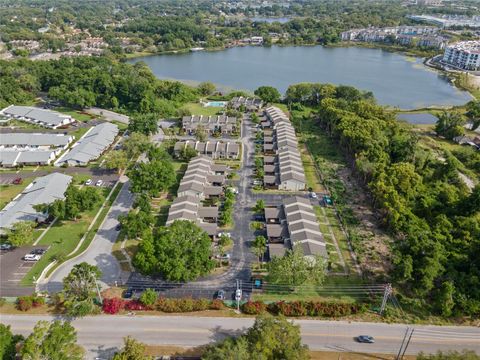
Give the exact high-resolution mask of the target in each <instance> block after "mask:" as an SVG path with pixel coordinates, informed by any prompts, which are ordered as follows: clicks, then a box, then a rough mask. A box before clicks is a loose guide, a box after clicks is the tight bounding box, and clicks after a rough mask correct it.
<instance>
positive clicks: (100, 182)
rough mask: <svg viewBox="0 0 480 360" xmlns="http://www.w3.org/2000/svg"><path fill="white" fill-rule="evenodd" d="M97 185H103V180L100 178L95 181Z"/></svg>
mask: <svg viewBox="0 0 480 360" xmlns="http://www.w3.org/2000/svg"><path fill="white" fill-rule="evenodd" d="M95 185H96V186H102V185H103V180H98V181H97V182H96V183H95Z"/></svg>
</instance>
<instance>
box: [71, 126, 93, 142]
mask: <svg viewBox="0 0 480 360" xmlns="http://www.w3.org/2000/svg"><path fill="white" fill-rule="evenodd" d="M88 129H90V128H89V127H81V128H78V129H77V130H75V131H72V132H71V133H70V134H69V135H73V136H75V141H78V140H80V138H81V137H82V136H83V135H84V134H85V133H86V132H87V131H88Z"/></svg>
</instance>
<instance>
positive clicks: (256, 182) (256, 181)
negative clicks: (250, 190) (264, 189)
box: [253, 180, 263, 185]
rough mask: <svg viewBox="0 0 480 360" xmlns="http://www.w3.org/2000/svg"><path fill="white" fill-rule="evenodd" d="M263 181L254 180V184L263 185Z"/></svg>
mask: <svg viewBox="0 0 480 360" xmlns="http://www.w3.org/2000/svg"><path fill="white" fill-rule="evenodd" d="M262 184H263V182H262V181H260V180H253V185H262Z"/></svg>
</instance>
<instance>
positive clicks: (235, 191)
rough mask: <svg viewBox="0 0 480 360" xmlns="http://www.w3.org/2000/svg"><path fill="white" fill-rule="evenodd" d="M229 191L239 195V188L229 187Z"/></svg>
mask: <svg viewBox="0 0 480 360" xmlns="http://www.w3.org/2000/svg"><path fill="white" fill-rule="evenodd" d="M227 189H228V191H230V192H231V193H233V194H235V195H238V189H237V188H234V187H229V188H227Z"/></svg>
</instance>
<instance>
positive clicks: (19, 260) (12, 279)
mask: <svg viewBox="0 0 480 360" xmlns="http://www.w3.org/2000/svg"><path fill="white" fill-rule="evenodd" d="M36 249H45V247H42V246H22V247H19V248H16V249H13V250H9V251H0V297H4V296H21V295H29V294H31V293H32V292H33V291H34V287H31V286H30V287H25V286H22V285H20V282H21V281H22V279H23V277H24V276H25V275H26V274H27V273H28V272H29V271H30V269H31V268H32V267H33V266H34V265H35V263H36V261H25V260H23V258H24V256H25V255H26V254H29V253H30V252H31V251H33V250H36Z"/></svg>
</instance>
